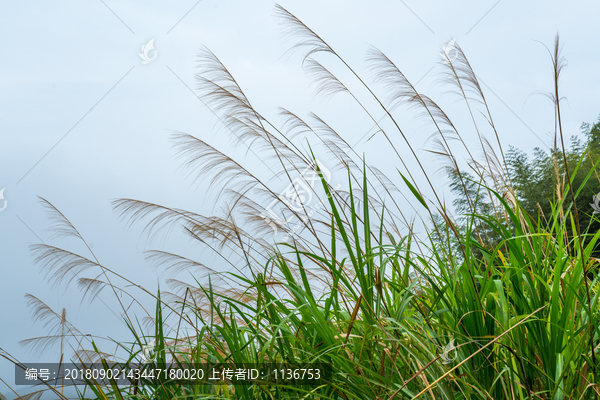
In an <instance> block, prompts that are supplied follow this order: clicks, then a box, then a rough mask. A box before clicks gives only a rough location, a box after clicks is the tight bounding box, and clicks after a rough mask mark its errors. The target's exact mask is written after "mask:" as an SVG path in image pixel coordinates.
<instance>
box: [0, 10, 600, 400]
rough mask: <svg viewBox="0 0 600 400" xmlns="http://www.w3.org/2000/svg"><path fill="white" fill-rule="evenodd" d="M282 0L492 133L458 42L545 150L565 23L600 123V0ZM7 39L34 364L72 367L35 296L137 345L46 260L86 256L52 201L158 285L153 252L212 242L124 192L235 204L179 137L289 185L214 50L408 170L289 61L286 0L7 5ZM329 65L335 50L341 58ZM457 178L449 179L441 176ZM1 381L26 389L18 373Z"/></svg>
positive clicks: (12, 216) (1, 219) (9, 223)
mask: <svg viewBox="0 0 600 400" xmlns="http://www.w3.org/2000/svg"><path fill="white" fill-rule="evenodd" d="M280 4H281V5H282V6H283V7H285V8H287V9H288V10H289V11H290V12H292V13H294V14H295V15H296V16H298V17H299V18H300V19H301V20H302V21H304V22H305V23H306V24H307V25H308V26H310V27H311V28H312V29H313V30H315V31H316V32H318V33H319V34H320V35H321V36H322V37H323V38H324V39H325V40H326V41H328V42H329V44H330V45H332V46H333V47H334V48H335V49H336V50H337V51H338V53H339V54H341V55H342V56H343V57H344V58H346V60H347V61H348V62H349V63H350V64H351V65H352V66H354V67H356V68H357V70H358V71H359V72H360V73H365V74H366V69H365V54H366V50H367V48H368V46H369V45H373V46H376V47H378V48H379V49H381V50H382V51H384V52H385V53H386V54H387V55H388V57H389V58H391V59H392V60H393V61H394V62H395V63H396V65H397V66H398V67H399V68H400V69H401V70H402V71H403V72H404V73H405V75H406V76H407V78H408V79H409V80H411V81H412V82H413V83H417V89H418V90H419V91H421V92H423V93H425V94H428V95H430V97H432V98H433V99H434V100H436V101H439V102H440V104H442V106H443V107H444V108H445V109H446V110H447V112H448V113H449V115H450V117H451V118H452V119H453V120H454V121H455V122H456V124H457V126H459V127H461V128H463V127H464V131H465V135H467V138H471V139H470V140H472V139H473V138H474V137H475V136H473V132H471V131H472V127H471V125H469V120H468V118H467V117H468V115H467V114H466V110H465V108H464V104H462V103H457V102H456V101H455V99H454V98H452V97H451V96H448V95H445V94H444V92H445V90H446V89H447V88H444V87H442V86H440V83H439V72H440V65H439V62H440V60H441V57H440V51H441V50H442V46H443V45H444V43H446V42H447V41H449V40H452V39H456V42H457V43H459V44H460V46H461V47H462V48H463V50H464V51H465V52H466V54H467V56H468V57H469V59H470V61H471V64H472V66H473V67H474V69H475V71H476V73H477V75H478V77H479V78H480V81H481V82H482V83H483V86H484V87H483V88H484V91H485V93H486V96H487V98H488V100H489V103H490V108H491V110H492V113H493V116H494V120H495V122H496V124H497V126H498V128H499V133H500V137H501V141H502V144H503V146H505V147H508V145H514V146H517V147H519V148H521V149H523V150H526V151H528V152H530V151H531V150H532V149H533V147H535V146H539V147H542V148H547V147H548V145H550V143H551V132H552V130H553V123H554V120H553V109H552V105H551V103H550V102H549V101H548V100H547V99H546V98H545V97H543V96H540V95H536V93H538V92H540V91H550V90H552V73H551V63H550V59H549V56H548V53H547V50H546V49H545V48H544V44H545V45H547V46H549V47H550V46H551V45H552V42H553V39H554V35H555V34H556V33H557V32H559V33H560V35H561V39H562V41H563V43H564V55H565V57H566V58H567V60H568V67H567V68H566V69H565V71H564V75H563V80H562V82H561V85H562V86H561V88H562V95H563V96H565V97H566V99H567V100H566V101H565V103H564V115H563V123H564V128H565V132H566V134H567V135H568V136H570V135H572V134H577V133H578V132H579V127H580V125H581V123H582V122H594V121H596V119H597V117H598V115H599V114H600V102H598V93H599V92H600V74H598V66H599V65H600V51H599V50H600V49H599V39H600V28H599V25H598V15H600V3H598V2H594V1H577V2H564V1H541V0H535V1H528V2H517V1H514V0H500V1H497V0H492V1H487V0H486V1H452V2H447V1H445V2H443V1H429V2H417V1H415V0H406V1H380V0H376V1H369V2H358V1H328V2H324V1H314V0H305V1H302V2H293V1H282V2H281V3H280ZM0 34H1V38H2V50H1V53H2V54H1V56H0V190H1V189H2V188H4V189H5V190H4V200H2V199H0V209H2V208H3V207H4V205H6V208H5V209H4V210H3V211H2V212H0V228H1V229H0V327H1V328H0V347H1V348H3V349H5V350H6V351H9V352H10V353H12V354H13V355H14V356H16V357H17V358H19V359H21V360H22V361H31V362H35V361H47V362H53V361H57V360H58V349H56V348H55V349H54V350H52V351H49V352H48V353H46V354H44V355H40V354H32V353H28V352H26V351H25V350H24V349H23V348H22V347H21V346H19V344H18V341H19V340H22V339H25V338H28V337H34V336H40V335H43V334H44V332H45V331H44V327H43V325H42V324H39V323H34V322H33V321H32V318H31V315H30V312H29V310H28V309H27V307H26V304H25V299H24V294H25V293H32V294H34V295H36V296H37V297H39V298H40V299H42V300H43V301H44V302H46V303H47V304H48V305H49V306H51V307H52V308H54V309H55V310H57V311H60V310H61V309H62V308H63V307H64V308H66V310H67V313H68V315H69V318H70V320H71V322H73V323H75V324H76V325H77V326H78V327H79V329H80V330H82V331H85V332H89V333H94V334H97V335H107V336H111V337H114V338H117V339H122V340H128V339H130V338H128V335H127V331H126V328H125V325H124V323H123V321H122V320H121V319H120V317H119V312H118V310H117V309H116V305H115V304H110V303H109V302H108V301H107V303H106V304H103V303H102V302H96V303H94V304H92V305H89V303H87V302H84V303H82V302H81V293H80V292H79V291H78V290H77V288H76V287H75V286H71V287H69V288H65V287H54V288H53V287H52V286H51V285H49V284H48V283H47V281H46V279H45V278H44V275H43V274H41V273H40V270H39V268H38V267H37V266H36V265H34V263H33V256H32V254H31V252H30V249H29V246H30V245H32V244H36V243H50V244H53V245H57V246H61V247H65V248H68V249H70V250H74V251H82V252H85V249H84V248H83V247H82V246H81V244H80V243H78V242H77V241H75V240H72V239H59V240H53V239H51V232H49V231H48V228H49V226H50V221H49V220H48V218H47V214H45V213H44V210H43V208H42V207H41V205H40V203H39V201H38V198H37V196H41V197H44V198H46V199H47V200H49V201H50V202H52V203H53V204H54V205H55V206H56V207H57V208H59V209H60V210H61V211H62V212H63V213H64V214H65V215H66V216H67V217H68V218H69V219H70V220H71V221H72V222H73V223H74V224H75V225H76V227H77V228H78V229H79V230H80V232H81V233H82V234H83V236H84V237H85V238H86V239H87V241H88V242H89V243H90V244H91V246H93V247H92V249H93V250H94V252H95V253H96V255H97V256H98V257H99V258H100V260H101V261H102V262H104V263H105V264H106V265H109V266H110V267H112V268H114V269H115V270H116V271H118V272H120V273H123V274H124V275H126V276H128V277H130V278H132V279H133V280H135V281H136V282H138V283H140V284H143V285H145V286H146V287H148V288H150V289H152V290H155V289H156V284H157V282H158V281H161V282H162V281H163V280H164V277H159V275H158V274H157V273H156V272H154V271H153V270H152V269H151V268H149V267H148V266H147V265H146V263H145V261H144V259H143V255H142V252H143V251H144V250H145V249H149V248H159V249H162V250H168V251H173V252H177V251H181V252H183V253H186V252H187V254H188V255H190V256H194V257H196V258H202V255H203V254H204V253H201V252H199V251H198V249H196V248H192V249H190V248H188V247H186V246H189V242H187V241H182V240H180V239H181V236H178V234H174V235H171V236H169V237H164V238H162V239H160V240H155V241H154V242H148V241H146V240H145V239H144V238H143V237H141V236H140V231H141V227H139V226H137V225H136V226H134V227H133V228H131V229H127V226H126V224H125V223H123V222H120V221H119V220H118V218H117V216H116V215H115V213H114V212H113V211H112V209H111V206H110V201H111V200H113V199H117V198H124V197H127V198H135V199H141V200H146V201H152V202H155V203H159V204H164V205H168V206H173V207H179V208H183V209H189V210H192V211H196V212H200V213H203V212H204V213H209V214H210V213H211V212H212V210H213V209H214V208H218V205H215V204H213V203H211V196H212V195H213V194H212V193H210V192H208V193H207V190H206V185H204V184H200V185H194V184H193V182H192V181H191V180H190V179H187V178H186V175H185V174H183V173H181V171H179V170H178V167H179V164H180V163H179V161H177V160H176V159H175V158H174V156H173V155H174V152H173V149H172V148H171V145H170V144H169V136H170V135H171V134H172V132H173V131H182V132H186V133H190V134H193V135H195V136H197V137H199V138H201V139H203V140H205V141H207V142H209V143H211V144H213V145H215V146H216V147H218V148H219V149H221V150H223V151H224V152H226V153H231V154H233V155H235V156H236V157H237V158H238V159H240V160H243V162H244V163H245V165H248V166H250V167H253V166H254V167H256V169H257V171H259V173H260V177H261V179H265V180H267V181H272V182H274V185H275V186H277V180H278V179H279V178H278V177H274V176H273V174H272V172H270V171H269V170H268V169H266V168H262V167H260V165H261V161H260V160H261V155H260V154H256V152H254V151H249V152H247V154H246V149H240V148H232V145H231V143H232V142H231V140H230V137H229V136H228V133H227V131H226V130H224V129H223V127H222V126H220V125H219V124H220V122H219V120H218V119H217V118H216V117H215V116H214V114H213V113H212V112H211V110H209V109H208V108H207V107H206V106H205V105H204V104H203V103H202V101H201V100H199V99H198V98H197V97H196V95H195V90H194V88H195V82H194V74H195V73H196V72H197V69H196V66H197V65H196V55H197V53H198V51H199V49H200V48H201V46H207V47H208V48H209V49H211V50H212V51H213V52H214V53H215V54H216V55H217V56H218V57H219V58H220V59H221V60H222V62H223V63H224V64H225V65H226V66H227V67H228V68H229V69H230V71H231V72H232V74H233V75H234V76H235V77H236V78H237V80H238V82H239V83H240V85H241V86H242V87H243V88H244V90H245V91H246V94H247V95H248V97H250V99H251V100H252V101H253V104H254V105H255V106H256V107H257V108H258V109H260V110H261V111H262V112H263V113H264V114H265V115H267V116H275V115H276V112H277V107H285V108H288V109H290V110H292V111H295V112H297V113H298V114H299V115H300V116H305V115H306V114H307V113H308V112H309V111H316V112H317V113H318V114H319V115H321V116H322V117H323V118H324V119H326V120H332V121H335V122H334V124H335V125H336V127H337V128H338V129H339V130H340V131H341V132H342V133H343V135H344V136H345V137H346V138H347V139H348V141H349V142H350V143H351V144H354V143H356V150H357V152H358V153H359V154H362V153H363V152H364V153H365V154H366V157H367V161H369V160H372V161H374V162H375V163H376V164H377V165H378V166H379V167H380V168H386V167H387V168H391V170H392V171H393V170H394V169H395V168H396V167H397V165H396V164H397V160H395V159H394V158H393V157H392V156H391V153H390V152H389V151H388V149H387V146H386V145H385V142H384V141H383V140H382V138H380V137H378V136H375V137H374V138H373V139H372V140H371V141H369V142H368V143H366V142H365V139H362V138H363V137H364V135H365V134H367V132H369V130H370V129H371V125H372V122H371V123H369V121H368V119H364V118H361V119H359V120H354V119H353V118H354V116H355V113H354V111H353V109H352V108H351V106H350V102H349V101H348V100H347V99H344V98H342V97H339V98H338V97H334V98H333V99H330V100H323V99H319V98H315V97H314V96H313V89H312V88H310V87H309V86H308V83H309V81H308V79H307V78H306V76H305V74H304V72H303V70H302V68H301V66H300V60H299V59H298V57H297V56H294V55H293V54H292V55H291V56H290V55H289V54H284V53H285V52H286V50H287V49H288V48H289V43H286V42H285V41H284V40H283V39H282V38H281V27H280V26H279V21H278V20H277V19H276V18H275V17H274V3H273V2H271V1H262V0H258V1H252V2H250V1H215V0H201V1H197V0H182V1H178V2H172V1H171V2H168V1H156V0H146V1H139V0H126V1H120V2H117V1H114V0H104V1H103V0H87V1H67V0H57V1H53V2H41V1H40V2H32V1H19V2H8V1H3V2H0ZM151 40H154V41H153V46H154V50H153V51H149V52H147V54H146V56H147V60H148V61H149V62H147V63H143V61H144V60H143V59H142V58H141V57H140V55H139V53H142V46H144V45H146V44H148V42H150V41H151ZM323 62H332V59H331V58H329V59H328V58H327V57H324V58H323ZM333 64H335V63H333ZM333 64H332V68H334V69H335V68H336V67H335V66H334V65H333ZM379 116H381V115H377V117H379ZM398 119H399V120H400V121H401V122H402V123H405V124H406V125H405V126H406V127H407V131H406V133H407V135H408V137H409V138H410V140H411V141H412V143H413V145H414V146H415V147H416V148H417V149H419V154H421V155H422V156H423V157H428V155H427V153H426V152H425V149H427V148H428V146H429V143H428V142H427V140H426V139H427V137H428V136H429V134H430V133H431V132H429V131H427V130H425V129H423V128H421V127H420V124H419V123H417V122H416V120H415V118H414V116H411V115H403V114H402V115H398ZM371 132H372V131H371ZM469 135H470V136H469ZM361 139H362V140H361ZM403 151H405V150H403ZM407 154H408V153H407ZM432 165H433V162H432ZM432 170H435V168H433V169H432ZM442 178H443V177H441V176H438V180H437V181H436V184H439V185H440V187H442V185H443V183H444V180H443V179H442ZM281 185H283V183H282V184H281ZM282 188H283V186H282ZM445 193H446V195H447V196H449V194H448V191H447V190H446V191H445ZM448 198H449V199H450V197H448ZM4 201H6V203H4ZM215 206H217V207H215ZM84 254H85V253H84ZM146 300H148V301H149V303H148V304H150V305H151V304H152V303H151V301H150V299H146ZM146 300H144V301H146ZM113 307H114V310H113V309H112V308H113ZM0 377H2V379H4V380H5V381H7V382H9V383H10V382H12V381H13V379H14V377H13V369H12V366H11V365H10V364H9V363H8V362H5V361H3V360H0ZM0 392H2V393H4V394H5V395H7V396H8V397H9V398H11V395H10V393H9V391H8V389H7V388H6V386H4V385H3V384H1V383H0Z"/></svg>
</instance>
